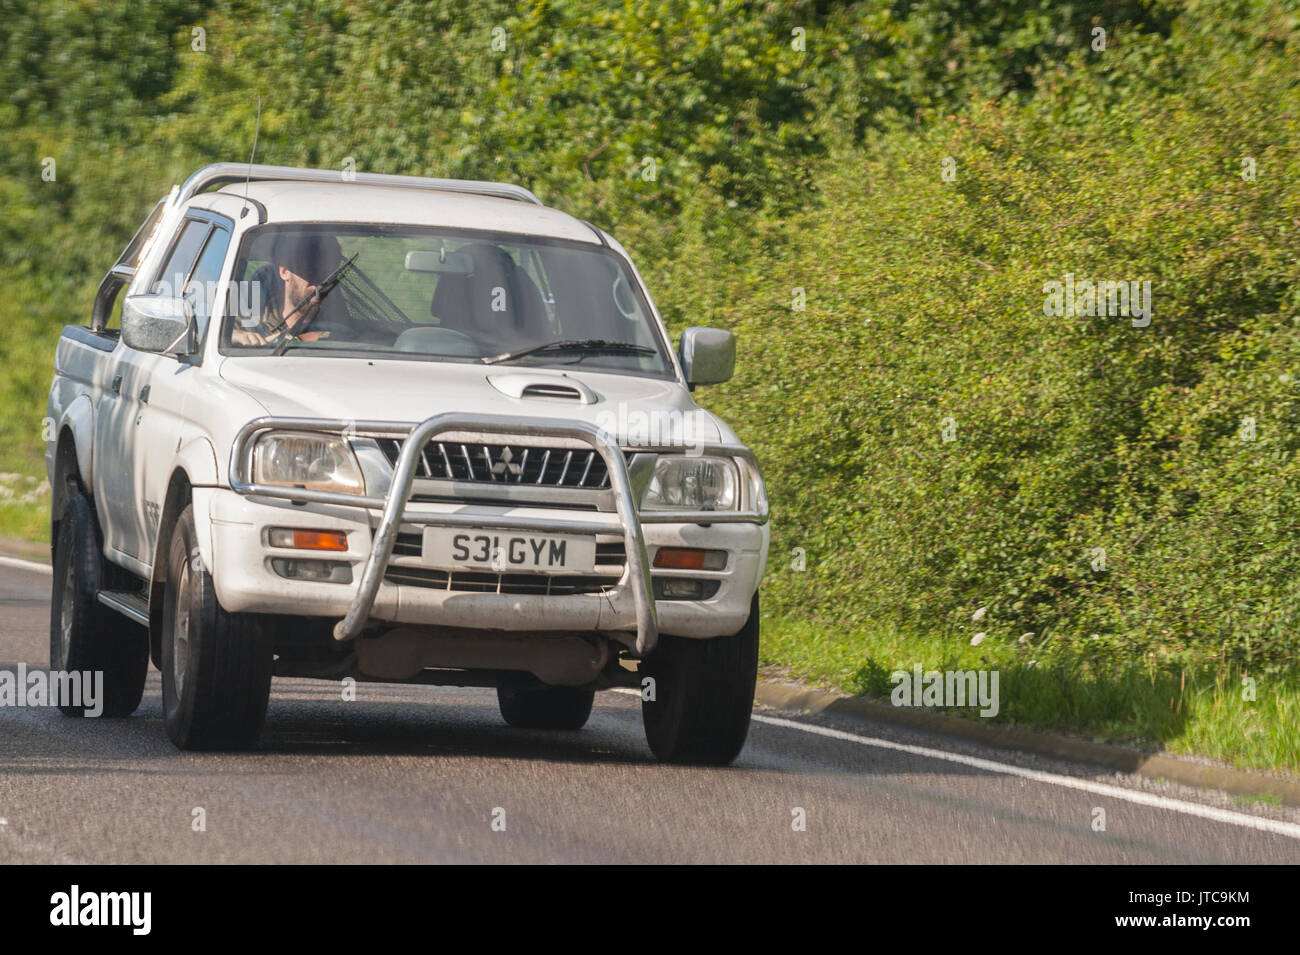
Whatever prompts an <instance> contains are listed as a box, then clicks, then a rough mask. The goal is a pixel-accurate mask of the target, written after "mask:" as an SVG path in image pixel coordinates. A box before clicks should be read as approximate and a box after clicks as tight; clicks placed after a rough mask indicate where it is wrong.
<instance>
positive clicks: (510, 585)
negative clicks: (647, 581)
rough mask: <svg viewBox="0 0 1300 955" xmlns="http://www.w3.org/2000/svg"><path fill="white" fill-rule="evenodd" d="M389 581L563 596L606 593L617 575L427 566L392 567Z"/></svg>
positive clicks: (434, 587) (472, 590)
mask: <svg viewBox="0 0 1300 955" xmlns="http://www.w3.org/2000/svg"><path fill="white" fill-rule="evenodd" d="M384 579H385V580H387V581H388V582H389V583H390V584H401V585H403V586H406V587H427V588H429V589H431V590H455V591H463V592H469V593H479V594H537V595H539V596H545V597H566V596H571V595H574V594H604V593H608V592H609V591H610V590H611V589H613V587H614V586H615V585H616V584H617V583H618V581H619V578H618V577H610V576H602V577H579V576H567V577H561V576H552V575H549V574H482V573H478V572H476V571H459V570H453V571H446V570H430V569H428V568H426V567H392V566H390V567H389V568H388V571H387V572H386V573H385V574H384Z"/></svg>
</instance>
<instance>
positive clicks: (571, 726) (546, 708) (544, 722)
mask: <svg viewBox="0 0 1300 955" xmlns="http://www.w3.org/2000/svg"><path fill="white" fill-rule="evenodd" d="M595 699H596V691H595V690H580V689H578V688H577V687H572V686H547V685H546V684H545V683H542V682H540V681H539V680H537V679H536V678H535V677H533V676H532V675H530V674H522V675H516V674H510V675H508V676H506V677H503V678H502V680H501V682H500V683H498V684H497V705H498V706H500V707H501V716H502V717H503V718H504V719H505V721H506V722H507V723H509V724H510V725H511V726H514V727H517V728H518V729H528V730H576V729H582V727H583V726H584V725H585V724H586V722H587V717H589V716H591V704H592V703H593V702H594V701H595Z"/></svg>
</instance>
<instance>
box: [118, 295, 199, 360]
mask: <svg viewBox="0 0 1300 955" xmlns="http://www.w3.org/2000/svg"><path fill="white" fill-rule="evenodd" d="M122 341H124V342H126V344H127V347H128V348H134V349H135V350H136V351H145V352H153V353H155V354H159V355H175V356H180V355H192V354H194V353H195V352H196V351H198V331H197V328H196V326H195V322H194V309H193V308H192V307H191V306H190V303H189V302H187V301H185V300H184V299H180V298H172V297H171V296H168V295H128V296H127V298H126V301H124V302H123V303H122Z"/></svg>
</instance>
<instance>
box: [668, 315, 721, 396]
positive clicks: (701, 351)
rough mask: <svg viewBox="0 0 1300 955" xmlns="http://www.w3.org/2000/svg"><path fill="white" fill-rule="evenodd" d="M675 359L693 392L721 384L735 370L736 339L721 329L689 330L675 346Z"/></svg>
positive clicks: (698, 328)
mask: <svg viewBox="0 0 1300 955" xmlns="http://www.w3.org/2000/svg"><path fill="white" fill-rule="evenodd" d="M677 357H678V358H680V359H681V363H682V372H683V374H685V375H686V383H687V384H688V385H690V386H691V387H692V388H694V387H695V386H696V385H718V384H721V383H722V382H724V381H727V380H729V379H730V378H731V376H732V374H733V373H734V372H735V370H736V336H735V335H733V334H731V332H728V331H725V330H723V329H721V328H701V327H699V326H695V327H692V328H688V329H686V331H684V332H682V340H681V342H680V343H678V345H677Z"/></svg>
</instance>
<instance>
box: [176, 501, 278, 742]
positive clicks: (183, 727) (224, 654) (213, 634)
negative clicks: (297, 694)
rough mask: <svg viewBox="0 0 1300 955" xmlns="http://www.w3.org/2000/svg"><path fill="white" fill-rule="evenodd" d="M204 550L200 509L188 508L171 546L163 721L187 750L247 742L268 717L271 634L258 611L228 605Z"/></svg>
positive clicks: (179, 521) (181, 517)
mask: <svg viewBox="0 0 1300 955" xmlns="http://www.w3.org/2000/svg"><path fill="white" fill-rule="evenodd" d="M191 555H195V557H194V559H191ZM197 555H198V549H197V538H196V535H195V533H194V513H193V510H192V507H186V508H185V510H184V512H182V513H181V516H180V517H179V518H178V519H177V521H176V527H175V529H174V530H173V532H172V539H171V543H170V545H169V546H168V550H167V583H166V587H165V588H164V595H163V611H162V612H163V619H162V689H163V724H164V726H165V727H166V729H167V735H168V736H169V737H170V738H171V741H172V742H173V743H175V744H176V745H177V746H178V747H180V748H181V749H227V750H237V749H248V748H251V747H252V746H253V745H255V744H256V742H257V738H258V735H259V734H260V733H261V731H262V724H263V722H265V720H266V704H267V700H268V699H269V698H270V695H271V668H272V664H273V659H274V658H273V656H272V652H271V645H270V641H269V640H268V639H267V638H266V636H265V634H264V633H263V631H262V628H261V627H260V626H259V625H258V622H257V619H256V618H255V617H253V616H252V615H250V614H232V613H227V612H226V611H225V610H223V609H222V608H221V605H220V604H219V603H218V602H217V595H216V591H215V590H214V589H213V586H212V575H211V574H209V573H208V572H207V570H206V569H204V567H203V566H202V562H201V561H200V560H198V559H197Z"/></svg>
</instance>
